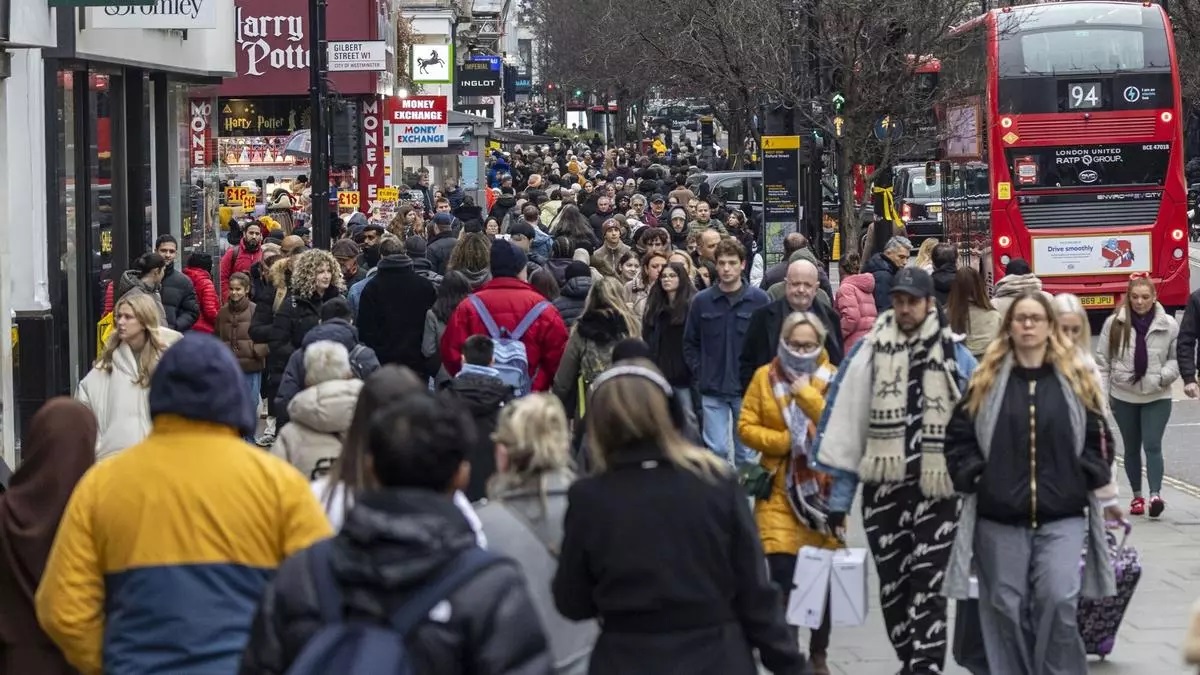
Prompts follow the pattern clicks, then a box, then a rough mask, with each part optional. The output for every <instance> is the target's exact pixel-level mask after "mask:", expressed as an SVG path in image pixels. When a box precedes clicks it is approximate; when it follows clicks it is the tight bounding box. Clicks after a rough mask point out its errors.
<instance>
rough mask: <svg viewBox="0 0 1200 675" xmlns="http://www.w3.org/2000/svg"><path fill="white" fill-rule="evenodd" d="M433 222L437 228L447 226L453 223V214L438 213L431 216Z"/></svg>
mask: <svg viewBox="0 0 1200 675" xmlns="http://www.w3.org/2000/svg"><path fill="white" fill-rule="evenodd" d="M433 224H434V225H437V226H438V227H439V228H442V227H447V226H450V225H453V224H454V216H452V215H450V214H449V213H439V214H437V215H436V216H434V217H433Z"/></svg>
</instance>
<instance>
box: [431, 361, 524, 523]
mask: <svg viewBox="0 0 1200 675" xmlns="http://www.w3.org/2000/svg"><path fill="white" fill-rule="evenodd" d="M442 391H443V392H444V393H443V395H444V396H448V397H451V398H454V399H456V400H458V401H459V402H461V403H462V404H463V405H465V406H466V408H467V410H468V411H469V412H470V413H471V419H473V420H474V421H475V444H474V445H473V446H471V447H470V448H467V461H468V462H470V463H471V482H470V484H468V485H467V489H466V490H464V492H466V493H467V499H469V500H471V501H473V502H476V501H479V500H480V499H483V498H484V497H487V482H488V479H489V478H491V477H492V474H494V473H496V444H495V443H493V442H492V433H493V432H495V431H496V422H497V421H498V420H499V418H500V410H501V409H503V408H504V406H505V405H506V404H507V403H508V402H509V401H511V400H512V398H513V391H512V387H509V386H508V385H506V384H504V382H501V381H500V378H498V377H488V376H487V375H482V374H479V373H470V372H460V373H459V374H458V376H457V377H455V378H454V379H453V380H450V381H449V382H447V383H446V385H445V387H444V388H443V389H442Z"/></svg>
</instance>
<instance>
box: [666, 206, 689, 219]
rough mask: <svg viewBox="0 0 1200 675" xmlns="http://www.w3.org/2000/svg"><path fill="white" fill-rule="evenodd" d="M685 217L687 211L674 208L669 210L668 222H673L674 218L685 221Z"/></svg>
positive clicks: (680, 207) (679, 207) (677, 207)
mask: <svg viewBox="0 0 1200 675" xmlns="http://www.w3.org/2000/svg"><path fill="white" fill-rule="evenodd" d="M687 217H688V215H687V209H685V208H683V207H682V206H676V207H675V208H673V209H671V217H670V220H674V219H676V218H683V219H684V220H687Z"/></svg>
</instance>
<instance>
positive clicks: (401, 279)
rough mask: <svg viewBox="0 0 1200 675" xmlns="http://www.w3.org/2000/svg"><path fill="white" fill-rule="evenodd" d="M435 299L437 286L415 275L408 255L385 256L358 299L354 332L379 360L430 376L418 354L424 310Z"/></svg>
mask: <svg viewBox="0 0 1200 675" xmlns="http://www.w3.org/2000/svg"><path fill="white" fill-rule="evenodd" d="M435 300H437V289H435V288H434V287H433V283H432V282H430V281H429V280H428V279H426V278H424V277H422V276H421V275H419V274H417V271H416V270H415V269H414V268H413V261H412V258H409V257H408V256H406V255H394V256H388V257H386V258H384V259H383V260H381V261H379V271H378V272H376V273H375V278H374V279H372V280H371V283H369V284H367V286H366V288H364V289H363V292H362V298H361V299H360V300H359V302H358V332H359V335H360V336H362V341H363V344H365V345H367V346H368V347H370V348H371V349H374V350H375V353H376V354H378V355H379V362H380V363H383V364H389V363H394V364H396V365H400V366H408V367H409V368H412V369H413V371H415V372H416V373H419V374H421V375H424V376H426V377H431V376H433V375H434V373H431V372H429V362H428V360H427V359H426V358H425V357H424V356H422V355H421V337H422V336H423V335H424V334H425V312H427V311H429V309H430V308H431V307H433V303H434V301H435Z"/></svg>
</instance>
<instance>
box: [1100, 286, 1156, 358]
mask: <svg viewBox="0 0 1200 675" xmlns="http://www.w3.org/2000/svg"><path fill="white" fill-rule="evenodd" d="M1137 286H1145V287H1146V288H1149V289H1150V297H1151V298H1153V299H1154V301H1155V302H1158V289H1156V288H1154V282H1153V281H1150V279H1149V278H1147V277H1138V278H1137V279H1130V280H1129V286H1128V287H1127V288H1126V289H1125V297H1124V298H1122V299H1121V306H1120V307H1118V308H1117V309H1116V310H1115V311H1114V312H1113V321H1112V326H1110V327H1109V329H1108V360H1109V361H1113V360H1115V359H1117V357H1119V356H1120V355H1121V354H1124V353H1125V350H1127V349H1129V341H1130V339H1131V338H1130V334H1131V333H1132V332H1133V303H1132V302H1130V301H1129V296H1131V295H1133V289H1134V288H1135V287H1137ZM1151 311H1157V310H1151ZM1122 312H1124V316H1125V320H1124V321H1122V320H1121V316H1122V314H1121V313H1122Z"/></svg>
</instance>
